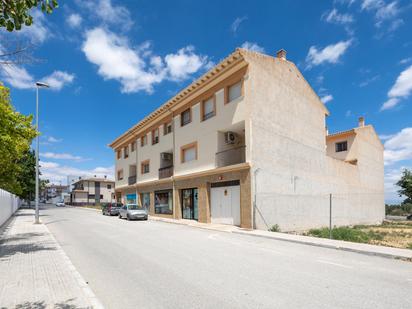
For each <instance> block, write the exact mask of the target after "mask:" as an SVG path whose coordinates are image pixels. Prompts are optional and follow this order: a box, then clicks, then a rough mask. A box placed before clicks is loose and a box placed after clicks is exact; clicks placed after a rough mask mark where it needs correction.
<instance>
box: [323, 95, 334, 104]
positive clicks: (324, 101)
mask: <svg viewBox="0 0 412 309" xmlns="http://www.w3.org/2000/svg"><path fill="white" fill-rule="evenodd" d="M320 100H321V101H322V102H323V103H324V104H326V103H328V102H330V101H332V100H333V96H332V95H331V94H327V95H324V96H322V97H321V98H320Z"/></svg>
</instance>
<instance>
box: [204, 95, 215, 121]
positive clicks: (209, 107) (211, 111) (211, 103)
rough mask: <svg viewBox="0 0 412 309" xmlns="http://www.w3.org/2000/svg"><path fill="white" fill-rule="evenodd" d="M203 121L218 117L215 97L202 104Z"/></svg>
mask: <svg viewBox="0 0 412 309" xmlns="http://www.w3.org/2000/svg"><path fill="white" fill-rule="evenodd" d="M201 112H202V120H206V119H209V118H212V117H213V116H214V115H216V101H215V96H212V97H210V98H208V99H207V100H204V101H203V102H202V110H201Z"/></svg>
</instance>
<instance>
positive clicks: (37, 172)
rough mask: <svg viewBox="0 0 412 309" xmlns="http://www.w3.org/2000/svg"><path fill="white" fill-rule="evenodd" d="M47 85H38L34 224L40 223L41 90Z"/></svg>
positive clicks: (47, 86)
mask: <svg viewBox="0 0 412 309" xmlns="http://www.w3.org/2000/svg"><path fill="white" fill-rule="evenodd" d="M49 87H50V86H49V85H48V84H46V83H42V82H37V83H36V130H37V133H38V134H37V136H36V212H35V215H34V223H35V224H38V223H40V220H39V88H49Z"/></svg>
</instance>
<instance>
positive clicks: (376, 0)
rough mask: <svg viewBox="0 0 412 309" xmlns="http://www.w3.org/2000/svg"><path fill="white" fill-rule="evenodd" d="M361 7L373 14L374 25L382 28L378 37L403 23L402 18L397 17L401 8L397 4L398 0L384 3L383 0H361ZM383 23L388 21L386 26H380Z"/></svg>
mask: <svg viewBox="0 0 412 309" xmlns="http://www.w3.org/2000/svg"><path fill="white" fill-rule="evenodd" d="M361 9H362V10H365V11H369V12H373V13H374V14H375V16H374V18H375V27H377V28H380V29H383V30H382V32H381V33H380V34H378V36H377V37H378V38H380V37H382V36H383V35H385V34H388V33H391V32H393V31H395V30H396V29H398V28H399V27H400V26H401V25H403V24H404V21H403V19H401V18H398V15H399V14H400V13H401V11H402V10H401V9H400V8H399V6H398V1H396V0H395V1H392V2H389V3H386V2H385V1H384V0H363V1H362V3H361ZM384 23H388V25H387V26H386V27H382V25H383V24H384Z"/></svg>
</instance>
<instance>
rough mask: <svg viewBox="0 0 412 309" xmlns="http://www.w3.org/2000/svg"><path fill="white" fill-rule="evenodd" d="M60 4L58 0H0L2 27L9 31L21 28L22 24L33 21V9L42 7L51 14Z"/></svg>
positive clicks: (27, 24) (0, 25)
mask: <svg viewBox="0 0 412 309" xmlns="http://www.w3.org/2000/svg"><path fill="white" fill-rule="evenodd" d="M58 6H59V5H58V3H57V0H0V27H5V28H6V29H7V30H8V31H13V30H21V27H22V25H25V26H30V25H31V24H32V23H33V16H32V15H31V12H30V11H31V10H32V9H34V8H40V9H41V10H42V11H43V12H46V13H47V14H51V13H52V12H53V10H54V9H56V8H58Z"/></svg>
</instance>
